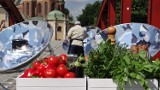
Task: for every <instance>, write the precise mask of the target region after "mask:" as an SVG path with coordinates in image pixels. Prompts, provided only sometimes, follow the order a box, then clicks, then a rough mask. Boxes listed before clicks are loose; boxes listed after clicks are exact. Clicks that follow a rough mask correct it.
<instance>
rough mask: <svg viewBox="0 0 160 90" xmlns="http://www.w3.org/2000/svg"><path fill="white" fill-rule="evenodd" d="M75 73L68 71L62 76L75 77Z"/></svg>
mask: <svg viewBox="0 0 160 90" xmlns="http://www.w3.org/2000/svg"><path fill="white" fill-rule="evenodd" d="M75 77H76V75H75V73H73V72H68V73H66V74H65V75H64V78H75Z"/></svg>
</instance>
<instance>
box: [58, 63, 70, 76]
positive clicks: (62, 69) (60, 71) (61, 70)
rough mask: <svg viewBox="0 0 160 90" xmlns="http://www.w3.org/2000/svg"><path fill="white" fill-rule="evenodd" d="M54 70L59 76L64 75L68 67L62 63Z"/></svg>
mask: <svg viewBox="0 0 160 90" xmlns="http://www.w3.org/2000/svg"><path fill="white" fill-rule="evenodd" d="M56 72H57V74H58V75H59V76H61V77H64V75H65V74H66V73H67V72H68V68H67V67H66V66H65V65H64V64H60V65H59V66H58V67H57V69H56Z"/></svg>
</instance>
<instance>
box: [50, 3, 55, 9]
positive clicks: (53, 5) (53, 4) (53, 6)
mask: <svg viewBox="0 0 160 90" xmlns="http://www.w3.org/2000/svg"><path fill="white" fill-rule="evenodd" d="M54 9H55V3H52V6H51V11H52V10H54Z"/></svg>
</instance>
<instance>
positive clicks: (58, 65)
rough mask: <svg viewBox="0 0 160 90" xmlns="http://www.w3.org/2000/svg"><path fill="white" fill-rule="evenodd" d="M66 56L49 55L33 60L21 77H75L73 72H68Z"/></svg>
mask: <svg viewBox="0 0 160 90" xmlns="http://www.w3.org/2000/svg"><path fill="white" fill-rule="evenodd" d="M67 59H68V56H67V55H66V54H61V55H59V56H49V57H48V58H44V59H43V60H41V61H38V60H36V61H34V62H33V63H32V64H31V67H30V68H28V69H26V70H25V71H24V73H23V75H22V76H21V78H33V77H39V78H75V76H76V75H75V73H74V72H70V71H69V68H68V67H67V66H66V64H67V61H68V60H67Z"/></svg>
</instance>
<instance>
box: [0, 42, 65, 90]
mask: <svg viewBox="0 0 160 90" xmlns="http://www.w3.org/2000/svg"><path fill="white" fill-rule="evenodd" d="M61 45H62V41H54V42H51V47H52V48H53V49H54V54H56V55H59V54H62V53H66V52H65V51H64V50H63V49H62V46H61ZM46 53H48V49H46V50H45V51H44V52H43V54H41V56H39V57H38V58H39V59H40V58H42V57H44V56H45V54H46ZM27 67H28V66H25V67H23V68H20V69H21V70H22V71H21V70H19V71H16V72H5V73H0V90H16V78H17V76H18V75H20V74H21V73H22V72H23V70H25V68H27Z"/></svg>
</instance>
